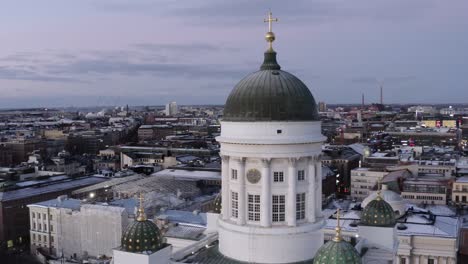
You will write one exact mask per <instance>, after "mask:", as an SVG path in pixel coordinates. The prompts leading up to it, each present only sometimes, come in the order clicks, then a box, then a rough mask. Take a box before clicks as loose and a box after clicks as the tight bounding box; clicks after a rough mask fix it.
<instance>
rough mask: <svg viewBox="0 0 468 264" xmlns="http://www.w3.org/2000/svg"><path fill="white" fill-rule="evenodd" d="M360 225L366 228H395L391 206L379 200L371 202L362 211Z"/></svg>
mask: <svg viewBox="0 0 468 264" xmlns="http://www.w3.org/2000/svg"><path fill="white" fill-rule="evenodd" d="M361 224H362V225H367V226H395V224H396V217H395V213H394V212H393V208H392V206H391V205H390V204H389V203H387V202H386V201H385V200H383V199H381V198H377V199H375V200H372V201H371V202H370V203H368V204H367V206H366V207H364V210H363V211H362V214H361Z"/></svg>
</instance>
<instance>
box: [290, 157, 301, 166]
mask: <svg viewBox="0 0 468 264" xmlns="http://www.w3.org/2000/svg"><path fill="white" fill-rule="evenodd" d="M298 161H299V158H288V164H289V165H291V166H295V165H296V163H297V162H298Z"/></svg>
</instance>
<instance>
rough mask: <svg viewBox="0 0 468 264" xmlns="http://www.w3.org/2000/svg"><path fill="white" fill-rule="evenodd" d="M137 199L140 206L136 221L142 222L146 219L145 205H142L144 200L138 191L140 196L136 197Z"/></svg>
mask: <svg viewBox="0 0 468 264" xmlns="http://www.w3.org/2000/svg"><path fill="white" fill-rule="evenodd" d="M138 200H139V201H140V207H139V208H138V216H137V221H139V222H143V221H146V220H147V218H146V214H145V207H144V206H143V202H144V200H145V197H144V196H143V193H140V197H139V198H138Z"/></svg>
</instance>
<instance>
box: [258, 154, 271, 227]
mask: <svg viewBox="0 0 468 264" xmlns="http://www.w3.org/2000/svg"><path fill="white" fill-rule="evenodd" d="M270 164H271V159H262V180H261V183H262V196H261V198H260V199H261V202H262V204H261V207H260V224H261V225H262V226H263V227H270V226H271V168H270Z"/></svg>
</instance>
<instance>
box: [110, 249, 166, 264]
mask: <svg viewBox="0 0 468 264" xmlns="http://www.w3.org/2000/svg"><path fill="white" fill-rule="evenodd" d="M171 254H172V246H171V245H168V246H167V247H165V248H162V249H160V250H158V251H157V252H154V253H152V254H150V255H148V254H143V253H133V252H126V251H122V250H116V249H114V252H113V261H114V262H113V263H114V264H136V263H138V264H170V263H171Z"/></svg>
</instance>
